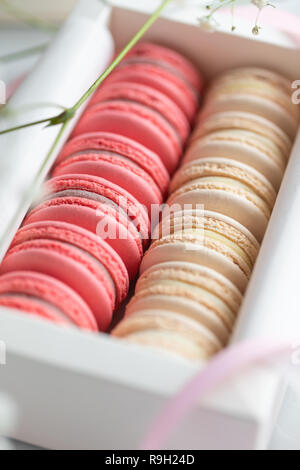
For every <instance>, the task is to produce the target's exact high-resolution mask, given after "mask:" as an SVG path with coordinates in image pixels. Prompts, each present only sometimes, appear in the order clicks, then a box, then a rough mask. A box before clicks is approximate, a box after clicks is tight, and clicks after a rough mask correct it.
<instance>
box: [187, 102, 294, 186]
mask: <svg viewBox="0 0 300 470" xmlns="http://www.w3.org/2000/svg"><path fill="white" fill-rule="evenodd" d="M291 149H292V141H291V139H290V138H289V137H288V135H287V134H285V133H284V132H283V131H282V130H281V129H280V128H279V127H278V126H276V125H275V124H273V123H272V122H271V121H269V120H267V119H264V118H262V117H260V116H257V115H256V114H251V113H244V112H237V111H236V112H234V111H228V112H224V113H217V114H212V115H211V116H208V117H206V118H205V117H203V116H202V114H201V115H200V119H199V122H198V125H197V127H196V129H195V131H194V135H193V138H192V141H191V145H190V146H189V148H188V150H187V152H186V155H185V158H184V162H188V161H191V160H196V159H198V158H203V157H224V158H231V159H234V160H237V161H240V162H241V163H245V164H247V165H249V166H252V167H253V168H255V169H256V170H257V171H259V172H260V173H262V174H263V175H264V176H265V177H266V178H267V179H268V180H269V181H270V182H271V184H272V185H273V186H274V188H275V189H276V190H278V189H279V187H280V184H281V181H282V178H283V174H284V170H285V167H286V164H287V162H288V159H289V156H290V153H291Z"/></svg>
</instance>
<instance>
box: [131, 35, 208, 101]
mask: <svg viewBox="0 0 300 470" xmlns="http://www.w3.org/2000/svg"><path fill="white" fill-rule="evenodd" d="M132 58H139V59H141V60H145V59H149V60H150V61H151V62H154V63H158V64H160V65H161V66H165V67H170V70H172V71H173V72H175V71H177V72H178V73H179V74H180V75H181V76H182V77H184V79H185V80H186V81H187V82H188V83H190V84H191V85H192V86H193V87H194V88H195V90H197V91H198V92H200V91H201V90H202V88H203V81H202V78H201V76H200V73H199V72H198V70H197V68H196V67H195V66H194V65H193V64H192V63H191V62H190V61H189V60H188V59H186V57H185V56H183V55H182V54H180V53H178V52H176V51H174V50H173V49H170V48H168V47H165V46H161V45H157V44H153V43H149V42H143V43H139V44H137V45H136V46H135V47H134V48H133V49H132V50H131V51H130V52H129V53H128V54H127V56H126V59H125V60H128V59H132Z"/></svg>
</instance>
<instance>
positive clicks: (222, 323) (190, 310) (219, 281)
mask: <svg viewBox="0 0 300 470" xmlns="http://www.w3.org/2000/svg"><path fill="white" fill-rule="evenodd" d="M241 300H242V296H241V293H240V291H239V290H238V289H237V288H236V287H235V286H234V285H233V284H232V283H231V282H230V281H228V280H227V279H226V278H225V277H224V276H222V275H220V274H219V273H217V272H216V271H214V270H212V269H210V268H207V267H205V266H200V265H195V264H193V263H188V262H182V261H181V262H180V261H171V262H166V263H160V264H157V265H154V266H152V267H151V268H150V269H148V270H147V271H146V272H145V273H144V274H143V275H142V276H141V278H140V279H139V281H138V283H137V286H136V293H135V296H134V297H133V299H132V300H131V302H130V303H129V305H128V307H127V311H126V315H127V316H128V315H131V314H132V313H134V312H139V311H140V310H145V309H147V310H149V309H156V310H158V311H159V310H168V311H169V310H170V311H172V312H177V313H180V314H181V315H184V316H186V317H189V318H193V319H194V320H196V321H198V322H199V323H201V324H202V325H203V326H205V327H207V328H208V329H209V330H210V331H212V332H213V333H214V334H215V335H216V336H217V337H218V338H219V340H220V341H221V342H222V344H224V345H225V344H226V343H227V341H228V339H229V335H230V333H231V332H232V328H233V326H234V323H235V319H236V316H237V313H238V311H239V307H240V304H241Z"/></svg>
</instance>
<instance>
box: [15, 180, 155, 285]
mask: <svg viewBox="0 0 300 470" xmlns="http://www.w3.org/2000/svg"><path fill="white" fill-rule="evenodd" d="M46 193H48V195H49V199H48V200H46V201H45V202H42V203H41V204H39V205H38V206H37V207H36V208H34V209H33V210H32V211H30V212H29V214H28V215H27V217H26V219H25V221H24V224H25V225H26V224H29V223H32V222H39V221H46V220H58V221H63V222H68V223H71V224H75V225H79V226H80V227H83V228H85V229H87V230H90V231H91V232H93V233H95V234H97V235H98V236H99V237H100V238H102V239H105V240H106V242H107V243H108V244H109V245H110V246H111V247H112V248H113V249H114V250H115V251H116V252H117V253H118V254H119V256H120V257H121V259H122V260H123V262H124V264H125V266H126V268H127V270H128V274H129V277H130V279H132V278H134V277H135V275H136V273H137V270H138V267H139V264H140V261H141V257H142V254H143V246H144V247H146V246H147V244H148V238H149V229H150V225H149V218H148V215H147V212H146V210H145V209H144V207H143V206H142V205H141V204H139V203H138V201H137V200H136V199H135V198H134V197H133V196H131V195H130V194H129V193H127V192H126V191H124V190H123V189H122V188H120V187H118V186H117V185H114V184H112V183H110V182H109V181H106V180H104V179H102V178H97V177H95V176H93V177H91V176H88V175H66V176H61V177H56V178H52V179H51V180H49V181H48V183H47V184H46Z"/></svg>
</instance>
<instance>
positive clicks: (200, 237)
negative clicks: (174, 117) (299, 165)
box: [113, 68, 300, 360]
mask: <svg viewBox="0 0 300 470" xmlns="http://www.w3.org/2000/svg"><path fill="white" fill-rule="evenodd" d="M299 119H300V114H299V107H298V106H296V105H295V104H293V103H292V99H291V83H290V81H289V80H288V79H287V78H285V77H282V76H280V75H279V74H277V73H275V72H272V71H269V70H263V69H257V68H243V69H236V70H233V71H229V72H227V73H225V74H223V75H222V76H220V77H218V78H217V79H216V80H215V81H214V82H213V83H212V84H211V86H210V87H209V89H208V91H207V93H206V97H205V101H204V106H203V108H202V111H201V112H200V115H199V117H198V119H197V122H196V126H195V130H194V133H193V134H192V137H191V140H190V143H189V146H188V148H187V151H186V153H185V156H184V159H183V162H182V165H181V167H180V168H179V170H178V171H177V173H176V174H175V176H174V177H173V179H172V181H171V185H170V196H169V199H168V209H169V210H165V213H164V215H163V218H162V221H161V223H160V225H159V226H158V227H156V229H155V231H154V233H153V242H152V245H151V246H150V248H149V250H148V251H147V252H146V254H145V256H144V259H143V262H142V265H141V270H140V278H139V279H138V282H137V285H136V290H135V295H134V296H133V298H132V300H131V301H130V303H129V305H128V306H127V309H126V313H125V318H124V319H123V320H122V321H121V322H120V323H119V325H118V326H117V327H116V328H115V329H114V331H113V335H115V336H117V337H120V338H124V339H125V340H127V341H129V342H132V343H136V344H143V345H145V346H149V347H154V348H159V349H160V350H164V351H168V352H169V353H173V354H176V355H178V356H181V357H184V358H186V359H190V360H203V359H207V358H209V357H210V356H211V355H213V354H215V353H216V352H218V351H219V350H220V349H222V348H223V347H225V346H226V345H227V344H228V341H229V340H230V336H231V334H232V331H233V328H234V326H235V323H236V319H237V316H238V313H239V310H240V307H241V304H242V300H243V296H244V294H245V291H246V289H247V285H248V282H249V280H250V277H251V274H252V271H253V267H254V264H255V261H256V258H257V255H258V253H259V249H260V244H261V242H262V240H263V237H264V234H265V231H266V229H267V226H268V222H269V219H270V217H271V214H272V210H273V207H274V204H275V201H276V197H277V193H278V191H279V188H280V184H281V181H282V178H283V175H284V171H285V168H286V165H287V162H288V159H289V156H290V153H291V149H292V146H293V142H294V139H295V136H296V133H297V129H298V125H299Z"/></svg>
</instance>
